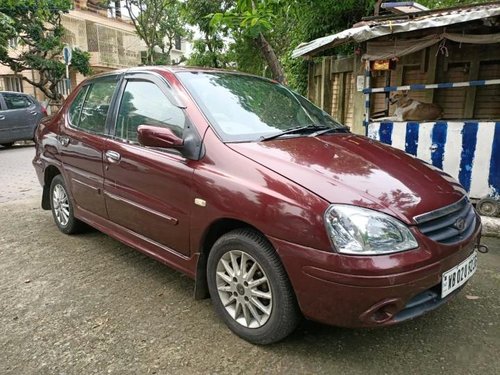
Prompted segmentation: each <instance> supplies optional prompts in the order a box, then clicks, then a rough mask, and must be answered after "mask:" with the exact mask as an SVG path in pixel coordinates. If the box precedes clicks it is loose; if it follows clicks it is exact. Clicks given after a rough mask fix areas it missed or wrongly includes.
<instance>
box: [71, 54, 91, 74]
mask: <svg viewBox="0 0 500 375" xmlns="http://www.w3.org/2000/svg"><path fill="white" fill-rule="evenodd" d="M72 52H73V53H72V57H71V65H70V69H73V70H76V71H78V72H80V73H82V74H83V75H84V76H89V75H91V74H92V68H91V67H90V65H89V60H90V53H89V52H87V51H82V50H81V49H79V48H73V51H72Z"/></svg>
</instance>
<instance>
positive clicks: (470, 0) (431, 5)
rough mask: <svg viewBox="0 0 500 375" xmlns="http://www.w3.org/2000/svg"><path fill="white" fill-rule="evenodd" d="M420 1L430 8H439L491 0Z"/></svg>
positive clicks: (489, 0)
mask: <svg viewBox="0 0 500 375" xmlns="http://www.w3.org/2000/svg"><path fill="white" fill-rule="evenodd" d="M418 2H419V3H420V4H422V5H424V6H426V7H427V8H429V9H439V8H448V7H453V6H465V5H471V4H480V3H489V2H491V0H419V1H418Z"/></svg>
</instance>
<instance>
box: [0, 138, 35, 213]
mask: <svg viewBox="0 0 500 375" xmlns="http://www.w3.org/2000/svg"><path fill="white" fill-rule="evenodd" d="M34 156H35V148H34V146H33V145H27V146H14V147H12V148H10V149H6V148H4V147H2V146H0V181H1V182H0V183H1V186H0V203H5V202H9V201H14V200H19V199H25V198H27V197H30V196H33V195H37V194H41V191H42V190H41V188H40V185H39V183H38V179H37V177H36V174H35V170H34V169H33V166H32V165H31V160H33V157H34Z"/></svg>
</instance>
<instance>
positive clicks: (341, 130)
mask: <svg viewBox="0 0 500 375" xmlns="http://www.w3.org/2000/svg"><path fill="white" fill-rule="evenodd" d="M326 133H349V129H348V128H347V127H343V128H328V129H322V130H319V131H317V132H314V133H312V134H309V135H308V137H317V136H318V135H323V134H326Z"/></svg>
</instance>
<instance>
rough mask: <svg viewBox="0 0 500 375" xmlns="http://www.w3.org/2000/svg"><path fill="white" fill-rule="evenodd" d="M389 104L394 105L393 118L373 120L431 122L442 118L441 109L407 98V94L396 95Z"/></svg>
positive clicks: (405, 92) (435, 105)
mask: <svg viewBox="0 0 500 375" xmlns="http://www.w3.org/2000/svg"><path fill="white" fill-rule="evenodd" d="M389 102H390V103H391V104H396V110H395V111H394V115H393V116H389V117H381V118H377V119H374V120H377V121H381V120H391V121H426V120H428V121H431V120H438V119H440V118H441V117H442V116H443V109H442V108H441V107H440V106H438V105H437V104H430V103H421V102H419V101H418V100H415V99H411V98H409V97H408V92H407V91H403V92H401V93H397V94H396V95H394V96H393V97H392V98H390V99H389Z"/></svg>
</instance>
